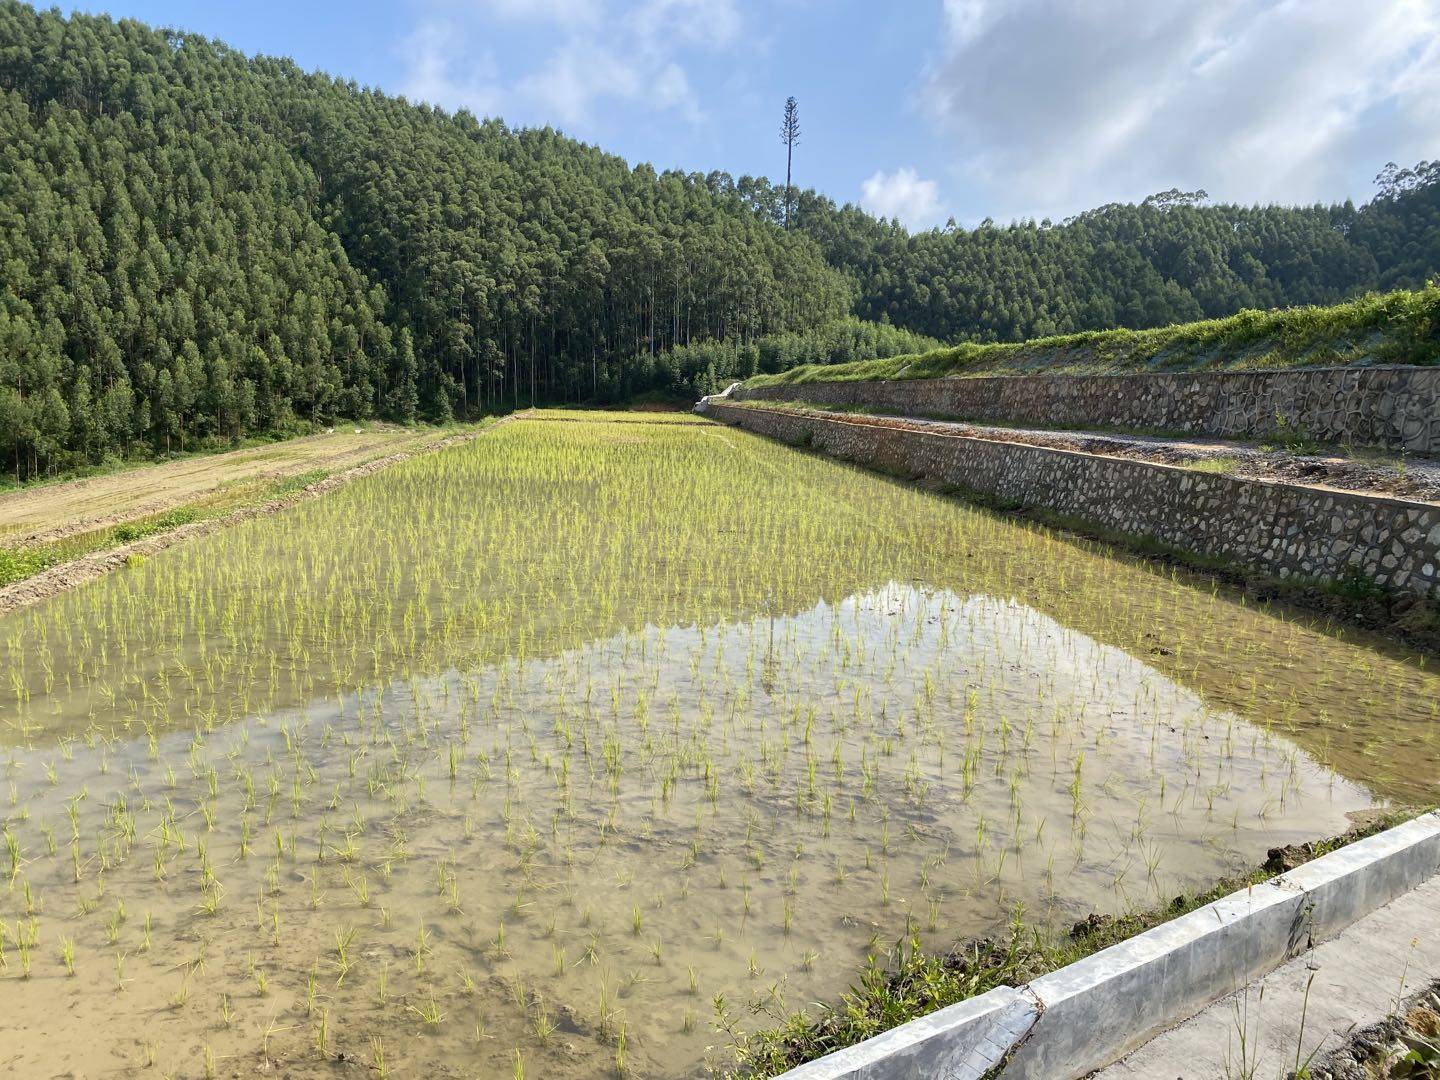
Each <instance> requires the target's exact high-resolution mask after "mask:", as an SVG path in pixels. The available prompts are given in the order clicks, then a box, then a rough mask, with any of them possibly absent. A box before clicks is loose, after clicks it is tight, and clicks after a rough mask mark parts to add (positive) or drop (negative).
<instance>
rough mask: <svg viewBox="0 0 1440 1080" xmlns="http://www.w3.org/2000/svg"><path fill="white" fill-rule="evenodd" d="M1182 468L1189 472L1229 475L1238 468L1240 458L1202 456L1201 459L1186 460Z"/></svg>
mask: <svg viewBox="0 0 1440 1080" xmlns="http://www.w3.org/2000/svg"><path fill="white" fill-rule="evenodd" d="M1184 468H1186V469H1189V470H1190V471H1191V472H1198V473H1214V474H1215V475H1217V476H1229V475H1231V474H1232V473H1234V472H1235V470H1236V469H1238V468H1240V459H1239V458H1234V457H1212V458H1204V459H1203V460H1201V461H1189V462H1186V463H1185V465H1184Z"/></svg>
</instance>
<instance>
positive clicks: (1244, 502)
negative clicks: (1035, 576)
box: [701, 398, 1440, 599]
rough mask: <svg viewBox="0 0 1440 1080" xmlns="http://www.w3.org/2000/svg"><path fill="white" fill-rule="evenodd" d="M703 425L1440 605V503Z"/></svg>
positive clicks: (792, 419)
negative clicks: (1358, 579)
mask: <svg viewBox="0 0 1440 1080" xmlns="http://www.w3.org/2000/svg"><path fill="white" fill-rule="evenodd" d="M701 411H703V412H704V413H705V414H706V415H707V416H711V417H713V418H715V419H717V420H722V421H724V422H725V423H728V424H735V425H738V426H740V427H744V428H746V429H748V430H750V431H754V432H757V433H759V434H762V435H769V436H771V437H773V438H777V439H782V440H784V441H786V442H791V443H801V442H808V443H810V444H811V445H813V446H815V447H816V448H817V449H820V450H824V451H825V452H826V453H828V454H831V455H833V456H834V457H837V458H841V459H843V460H846V461H852V462H855V463H857V464H861V465H866V466H870V467H873V468H877V469H881V470H884V471H886V472H890V473H893V474H897V475H902V476H907V477H910V478H913V479H928V480H933V481H938V482H942V483H949V484H955V485H957V486H961V487H965V488H969V489H971V490H973V491H978V492H981V493H984V494H986V495H991V496H995V497H997V498H1000V499H1005V500H1010V501H1015V502H1018V503H1020V504H1022V505H1025V506H1027V507H1035V508H1043V509H1046V510H1050V511H1054V512H1058V513H1061V514H1068V515H1074V516H1075V517H1078V518H1083V519H1085V520H1087V521H1090V522H1093V523H1096V524H1098V525H1101V526H1104V527H1107V528H1111V529H1116V530H1119V531H1121V532H1124V533H1128V534H1130V535H1133V536H1139V537H1151V538H1153V539H1155V540H1159V541H1161V542H1162V543H1165V544H1169V545H1172V546H1174V547H1177V548H1182V549H1184V550H1187V551H1192V552H1195V553H1198V554H1202V555H1213V556H1218V557H1221V558H1224V559H1226V560H1228V561H1230V562H1232V563H1235V564H1237V565H1240V566H1244V567H1248V568H1250V569H1252V570H1258V571H1261V572H1264V573H1267V574H1269V575H1272V576H1274V577H1279V578H1291V577H1302V578H1310V579H1315V580H1319V581H1331V582H1334V581H1340V580H1345V579H1347V578H1349V577H1352V576H1355V575H1359V576H1360V577H1362V578H1363V579H1364V580H1367V581H1371V582H1374V583H1375V584H1376V585H1378V586H1380V587H1381V588H1383V589H1385V590H1386V591H1388V592H1390V593H1392V594H1410V595H1418V596H1422V597H1429V598H1432V599H1440V506H1436V505H1432V504H1429V503H1419V502H1406V501H1402V500H1399V499H1386V498H1377V497H1370V496H1363V495H1351V494H1346V493H1342V492H1335V491H1326V490H1323V489H1319V488H1307V487H1300V486H1295V485H1290V484H1278V483H1269V482H1264V481H1253V480H1238V479H1235V478H1233V477H1229V476H1223V475H1218V474H1213V473H1200V472H1193V471H1190V470H1186V469H1180V468H1175V467H1173V466H1169V465H1157V464H1151V463H1148V462H1142V461H1133V460H1130V459H1126V458H1108V457H1100V456H1097V455H1094V454H1082V453H1076V452H1074V451H1069V450H1051V449H1047V448H1044V447H1038V446H1026V445H1023V444H1018V443H1007V442H997V441H992V440H988V439H979V438H974V437H970V436H963V435H948V434H941V433H937V432H925V431H920V430H916V429H913V428H901V427H891V426H886V425H885V424H883V423H876V422H873V421H868V422H867V421H865V420H862V419H859V418H856V419H848V418H843V417H830V416H817V415H815V414H806V413H799V412H784V411H780V410H775V409H763V408H754V407H746V406H744V405H736V404H730V403H727V402H725V401H724V400H718V399H716V398H710V399H707V400H706V401H705V402H703V403H702V405H701Z"/></svg>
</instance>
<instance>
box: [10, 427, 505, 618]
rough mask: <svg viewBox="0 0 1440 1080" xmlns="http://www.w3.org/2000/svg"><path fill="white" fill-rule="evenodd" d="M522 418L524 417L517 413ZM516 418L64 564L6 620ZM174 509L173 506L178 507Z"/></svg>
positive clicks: (20, 599) (29, 584)
mask: <svg viewBox="0 0 1440 1080" xmlns="http://www.w3.org/2000/svg"><path fill="white" fill-rule="evenodd" d="M516 415H522V414H516ZM510 419H512V417H509V416H507V417H502V418H501V419H499V420H497V421H496V422H495V423H494V424H490V425H488V426H487V427H484V428H476V429H474V430H472V431H464V432H460V433H459V434H456V435H450V436H447V437H446V438H443V439H437V440H435V441H433V442H426V443H422V444H420V445H417V446H412V447H409V448H407V449H405V450H402V451H399V452H398V453H394V454H389V455H387V456H385V457H382V458H376V459H374V460H372V461H367V462H365V463H364V464H361V465H356V466H353V467H351V468H349V469H345V470H344V471H342V472H338V473H333V474H331V475H330V476H327V477H325V478H324V479H323V480H317V481H316V482H315V483H313V484H309V485H307V486H305V487H303V488H300V489H298V490H296V491H293V492H289V493H287V494H285V495H283V496H281V497H279V498H275V499H270V500H268V501H266V502H263V503H255V504H252V505H248V506H242V507H239V508H237V509H235V510H232V511H230V512H229V513H226V514H223V515H221V516H219V517H214V518H208V519H206V520H204V521H196V522H191V523H190V524H187V525H179V526H177V527H175V528H173V529H170V530H168V531H167V532H163V533H160V534H159V535H156V536H150V537H146V538H145V539H143V540H136V541H134V542H133V543H129V544H122V545H121V546H119V547H114V548H110V549H108V550H106V551H97V552H94V553H92V554H89V555H85V556H82V557H81V558H78V559H73V560H71V561H70V562H65V563H60V564H59V565H57V566H52V567H49V568H48V569H45V570H42V571H41V572H40V573H38V574H35V575H34V576H32V577H28V578H25V579H24V580H22V581H16V582H13V583H12V584H10V585H6V586H4V587H3V588H0V616H4V615H8V614H9V613H10V612H12V611H17V610H19V609H20V608H24V607H29V606H30V605H31V604H37V603H39V602H40V601H42V600H44V599H46V598H48V597H51V596H54V595H56V594H57V593H61V592H64V591H65V590H66V589H73V588H75V587H76V586H77V585H83V584H85V583H86V582H89V581H94V580H95V579H96V578H98V577H101V576H103V575H105V574H108V573H109V572H110V571H111V570H114V569H116V568H118V567H121V566H124V565H125V564H126V563H127V562H128V561H129V560H130V558H131V557H132V556H136V555H140V556H148V555H154V554H156V553H157V552H160V551H164V550H165V549H166V548H169V547H174V546H175V545H176V544H180V543H184V542H185V541H186V540H191V539H194V538H195V537H197V536H206V535H208V534H210V533H213V532H218V531H219V530H220V529H224V528H227V527H229V526H231V525H234V524H236V523H237V522H241V521H247V520H249V519H250V518H256V517H264V516H266V515H269V514H278V513H279V512H280V511H282V510H285V509H288V508H289V507H292V506H294V505H296V504H297V503H301V502H304V501H306V500H307V499H315V498H319V497H320V496H322V495H325V494H328V493H329V492H332V491H334V490H335V489H336V488H339V487H342V486H344V485H345V484H348V483H350V482H351V481H352V480H358V479H360V478H361V477H363V476H369V475H371V474H372V473H376V472H379V471H380V470H381V469H386V468H389V467H390V466H391V465H397V464H399V463H400V462H402V461H408V460H409V459H411V458H414V457H418V456H420V455H421V454H429V453H434V452H435V451H438V450H444V449H446V448H448V447H451V446H456V445H458V444H460V443H465V442H469V441H471V440H472V439H475V438H478V437H479V436H480V435H482V434H485V433H486V432H489V431H492V430H494V428H496V427H498V426H499V425H501V424H504V423H506V422H508V421H509V420H510ZM172 505H173V504H172Z"/></svg>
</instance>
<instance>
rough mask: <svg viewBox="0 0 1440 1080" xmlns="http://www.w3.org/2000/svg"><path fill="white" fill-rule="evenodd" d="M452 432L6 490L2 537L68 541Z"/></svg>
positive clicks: (230, 456) (314, 439)
mask: <svg viewBox="0 0 1440 1080" xmlns="http://www.w3.org/2000/svg"><path fill="white" fill-rule="evenodd" d="M446 437H447V433H446V432H444V431H441V430H434V429H423V428H401V427H393V426H389V425H369V426H367V427H365V428H354V427H353V426H352V427H349V428H344V429H336V430H334V431H331V432H327V433H326V434H323V435H309V436H306V437H304V438H299V439H289V440H286V441H283V442H277V443H271V444H269V445H266V446H253V447H247V448H245V449H243V450H231V451H227V452H225V453H221V454H208V455H204V456H199V457H193V458H185V459H183V460H179V461H170V462H165V463H164V464H161V465H146V466H142V467H140V468H135V469H126V470H124V471H122V472H117V473H112V474H110V475H106V476H96V477H87V478H85V479H80V480H68V481H65V482H62V483H58V484H42V485H39V486H37V487H27V488H21V489H19V490H17V491H12V492H7V493H6V494H3V495H0V541H3V542H4V543H6V544H8V545H11V546H14V545H21V544H34V543H47V542H50V541H55V540H63V539H66V538H67V537H71V536H77V535H80V534H82V533H87V532H92V531H94V530H96V529H103V528H109V527H110V526H113V525H122V524H124V523H126V522H129V521H135V520H138V519H140V518H144V517H150V516H151V515H153V514H159V513H163V512H164V511H166V510H171V509H174V508H175V507H177V506H182V505H185V504H187V503H193V502H196V501H198V500H202V499H205V498H207V497H210V496H214V495H216V494H217V493H219V492H221V491H223V490H224V489H226V488H229V487H232V486H234V485H236V484H245V483H253V482H257V481H273V480H283V479H286V478H287V477H291V476H297V475H299V474H301V473H307V472H313V471H316V470H324V471H326V472H336V471H340V470H346V469H350V468H354V467H355V466H357V465H361V464H364V463H365V462H367V461H369V460H371V459H373V458H376V457H382V456H386V455H391V454H396V453H400V452H402V451H406V450H413V449H416V448H418V447H421V446H424V445H425V444H426V443H429V442H435V441H439V440H443V439H445V438H446Z"/></svg>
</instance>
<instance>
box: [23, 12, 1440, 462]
mask: <svg viewBox="0 0 1440 1080" xmlns="http://www.w3.org/2000/svg"><path fill="white" fill-rule="evenodd" d="M779 201H780V200H779V196H778V192H777V191H776V190H775V189H774V188H772V187H771V185H769V184H768V182H766V181H763V180H753V179H750V178H742V179H741V180H739V181H736V180H734V179H732V178H731V177H729V176H728V175H726V174H723V173H712V174H710V175H708V176H704V175H700V174H685V173H678V172H666V173H657V172H656V171H655V170H654V169H653V168H652V167H650V166H649V165H639V166H635V167H631V166H630V165H628V164H627V163H626V162H624V161H623V160H621V159H620V158H617V157H615V156H612V155H608V154H605V153H603V152H601V151H600V150H598V149H596V148H594V147H590V146H586V145H584V144H581V143H578V142H576V141H574V140H571V139H567V138H565V137H563V136H561V135H559V134H558V133H556V132H554V131H551V130H548V129H546V130H521V131H516V130H511V129H509V128H507V127H506V126H505V125H504V124H503V123H502V122H500V121H498V120H487V121H480V120H477V119H476V118H475V117H473V116H471V115H469V114H468V113H465V112H460V113H458V114H454V115H450V114H447V113H445V112H443V111H440V110H437V109H433V108H429V107H425V106H417V105H412V104H409V103H407V102H406V101H404V100H403V99H401V98H396V97H390V96H386V95H384V94H381V93H378V92H376V91H373V90H370V89H367V88H362V87H359V86H356V85H355V84H353V83H347V82H344V81H339V80H336V79H333V78H331V77H329V76H327V75H323V74H314V73H306V72H304V71H301V70H300V69H299V68H297V67H296V66H295V65H294V64H292V63H290V62H289V61H285V60H276V59H270V58H263V57H260V58H247V57H245V56H243V55H241V54H240V53H237V52H235V51H234V50H231V49H229V48H227V47H225V46H224V45H222V44H220V43H217V42H213V41H208V40H206V39H204V38H201V37H197V36H194V35H189V34H180V33H176V32H170V31H159V30H153V29H150V28H147V27H145V26H142V25H140V24H138V23H135V22H130V21H123V22H119V23H116V22H113V21H111V20H109V19H107V18H103V17H90V16H84V15H76V16H73V17H71V18H69V19H66V18H63V17H62V16H60V15H59V14H57V13H55V12H37V11H35V10H34V9H32V8H30V7H28V6H26V5H24V4H21V3H18V2H16V0H0V267H3V272H0V273H3V276H0V461H3V462H5V465H6V468H7V470H8V471H10V472H12V473H13V474H14V475H15V476H17V477H22V478H23V477H28V476H33V475H36V474H43V473H46V472H53V471H55V470H57V469H60V468H65V467H68V466H70V465H75V464H80V463H83V462H86V461H98V460H101V459H103V458H106V457H108V456H114V455H133V454H142V453H146V452H157V451H158V452H164V451H166V450H173V449H181V448H186V447H193V446H195V445H197V444H198V443H212V442H215V441H217V440H224V439H229V438H234V437H237V436H241V435H244V434H250V433H256V432H261V431H278V430H288V429H292V428H294V427H295V426H297V425H303V424H307V423H311V424H313V423H322V424H323V423H326V422H329V421H330V420H332V419H334V418H336V417H357V418H359V417H369V416H380V417H386V418H390V419H395V420H401V421H409V420H414V419H416V418H425V419H430V420H444V419H447V418H451V417H456V416H461V417H470V416H474V415H477V414H479V413H481V412H485V411H493V410H497V409H505V408H510V407H513V406H515V405H523V404H529V403H531V402H532V401H539V402H558V401H580V400H617V399H623V398H625V397H628V396H631V395H633V394H635V393H638V392H642V391H646V390H651V389H662V390H670V391H673V392H682V393H691V392H694V391H697V390H708V389H711V388H713V386H714V384H716V383H717V382H721V381H724V380H725V379H726V378H729V377H731V376H734V375H748V374H751V373H753V372H755V371H775V370H780V369H781V368H784V367H788V366H790V365H791V364H795V363H801V362H816V361H819V362H830V361H836V360H856V359H861V360H863V359H868V358H871V357H874V356H890V355H895V354H897V353H903V352H914V351H919V350H923V349H925V348H929V347H931V346H933V345H934V344H936V341H935V340H934V339H944V340H947V341H954V340H965V339H973V340H979V341H995V340H1001V341H1008V340H1017V339H1020V338H1024V337H1030V336H1035V335H1037V334H1045V333H1054V332H1063V331H1071V330H1083V329H1091V328H1100V327H1108V326H1132V327H1146V326H1155V325H1160V324H1164V323H1167V322H1172V321H1178V320H1183V319H1190V318H1197V317H1200V316H1208V315H1221V314H1227V313H1230V312H1233V311H1235V310H1238V309H1239V308H1241V307H1270V306H1277V305H1285V304H1292V303H1301V302H1324V301H1328V300H1333V299H1338V298H1341V297H1344V296H1349V295H1353V294H1355V293H1358V292H1362V291H1364V290H1367V289H1372V288H1377V287H1382V286H1400V285H1406V284H1418V283H1420V282H1422V281H1423V280H1424V279H1425V278H1426V277H1427V276H1428V275H1431V274H1433V273H1434V272H1435V270H1436V268H1437V267H1440V183H1437V169H1436V168H1435V167H1433V166H1427V167H1424V168H1423V169H1421V170H1419V171H1418V172H1414V173H1403V174H1394V175H1391V176H1390V177H1389V179H1388V181H1387V186H1386V187H1385V188H1384V189H1383V190H1382V193H1381V196H1380V197H1379V198H1377V200H1376V201H1374V202H1372V203H1371V204H1369V205H1367V206H1365V207H1362V208H1359V209H1356V208H1354V207H1350V206H1342V207H1314V208H1306V209H1286V208H1274V207H1272V208H1254V209H1243V208H1237V207H1225V206H1203V205H1198V204H1197V203H1196V201H1195V200H1191V199H1187V198H1185V197H1181V196H1176V195H1171V196H1167V197H1160V198H1157V199H1152V200H1149V201H1147V202H1146V203H1145V204H1144V205H1143V206H1113V207H1106V208H1103V209H1101V210H1097V211H1094V212H1092V213H1089V214H1085V215H1082V216H1080V217H1079V218H1077V219H1075V220H1074V221H1071V222H1067V223H1064V224H1061V225H1058V226H1051V225H1049V224H1048V223H1040V224H1034V223H1021V224H1016V225H1013V226H1008V227H995V226H992V225H989V224H987V225H984V226H982V227H981V228H979V229H976V230H973V231H970V230H959V229H948V230H937V231H933V232H928V233H922V234H919V235H917V236H910V235H908V234H906V233H905V232H904V231H903V230H902V229H900V228H899V227H898V226H897V225H894V224H886V223H882V222H877V221H876V220H874V219H873V218H870V217H869V216H868V215H866V214H864V213H863V212H861V211H859V210H857V209H855V208H853V207H843V208H841V207H836V206H835V204H833V203H832V202H830V201H829V200H828V199H825V198H823V197H821V196H818V195H816V194H814V193H804V194H802V196H801V198H800V201H799V208H798V211H797V213H796V216H795V227H794V228H793V229H792V230H789V231H787V230H786V229H784V228H782V227H781V226H780V224H779ZM856 317H858V320H867V322H860V321H857V318H856ZM878 321H883V322H886V323H889V324H891V325H889V326H885V325H873V324H874V323H875V322H878Z"/></svg>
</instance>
